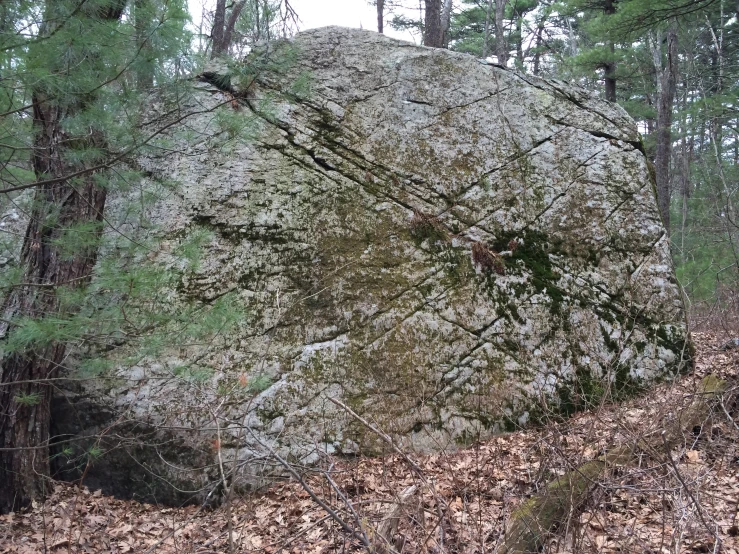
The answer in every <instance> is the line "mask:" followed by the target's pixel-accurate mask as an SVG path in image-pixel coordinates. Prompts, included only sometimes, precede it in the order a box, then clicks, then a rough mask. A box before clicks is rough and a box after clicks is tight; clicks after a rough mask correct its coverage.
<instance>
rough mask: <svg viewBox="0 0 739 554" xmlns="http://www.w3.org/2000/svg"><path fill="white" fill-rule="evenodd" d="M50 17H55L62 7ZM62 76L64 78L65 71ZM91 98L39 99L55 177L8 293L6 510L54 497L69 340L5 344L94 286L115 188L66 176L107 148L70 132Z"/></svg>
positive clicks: (35, 211) (115, 8) (50, 174)
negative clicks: (56, 393) (59, 389)
mask: <svg viewBox="0 0 739 554" xmlns="http://www.w3.org/2000/svg"><path fill="white" fill-rule="evenodd" d="M47 8H48V6H47ZM124 8H125V2H119V3H117V4H116V3H114V4H111V5H110V7H109V8H108V9H106V10H105V12H104V13H102V14H98V17H102V18H104V19H107V20H113V21H116V20H118V19H119V18H120V17H121V15H122V13H123V9H124ZM47 12H48V13H49V18H50V20H51V21H56V18H55V17H54V15H55V14H54V9H53V7H52V8H49V9H47ZM39 34H40V35H41V36H44V35H47V36H48V35H50V34H53V23H48V22H45V23H43V24H42V26H41V31H40V33H39ZM48 69H49V70H50V71H52V72H54V71H56V68H54V67H50V68H48ZM60 78H65V77H64V75H62V74H60ZM86 100H90V98H89V97H88V98H87V99H86ZM82 101H83V100H82V99H80V98H75V97H74V96H70V95H67V96H65V97H64V98H54V97H51V96H46V95H45V94H44V93H43V92H41V91H36V92H35V93H34V94H33V124H34V134H35V136H34V142H33V169H34V172H35V175H36V178H37V180H39V181H52V180H55V179H56V181H55V182H51V183H47V184H45V185H39V186H38V187H37V188H36V191H35V196H34V202H33V208H32V210H31V217H30V221H29V224H28V228H27V230H26V234H25V238H24V242H23V247H22V249H21V264H22V267H24V275H23V280H22V284H21V285H18V286H16V287H15V288H13V289H12V290H11V291H10V292H9V293H8V295H7V296H6V298H5V300H4V302H3V306H2V316H3V317H2V320H0V351H2V350H3V347H5V348H6V350H7V353H6V354H5V356H4V358H2V359H0V513H2V512H8V511H15V510H18V509H20V508H24V507H27V506H28V505H30V504H31V503H32V502H33V501H36V500H41V499H43V497H44V495H45V492H46V478H47V477H48V475H49V428H50V423H51V422H50V405H51V396H52V385H53V381H50V379H54V378H55V377H57V376H58V375H59V374H60V372H61V370H62V369H63V366H64V362H65V356H66V344H65V343H63V342H52V341H49V342H48V343H47V344H43V345H37V346H35V347H34V346H31V347H29V348H27V349H21V348H19V347H14V348H7V346H6V345H4V344H2V343H3V342H6V343H7V341H8V340H9V339H11V338H12V335H13V333H14V330H15V326H22V325H23V320H24V318H28V319H34V320H36V321H39V320H43V319H44V318H50V317H61V318H63V317H64V316H65V315H69V314H70V313H73V312H74V310H75V307H74V304H71V303H70V301H69V300H66V301H65V302H63V303H62V302H60V297H61V296H62V295H61V294H60V292H63V291H64V290H73V289H79V288H82V287H85V286H86V285H87V283H88V282H89V279H90V275H91V273H92V269H93V267H94V265H95V262H96V259H97V243H98V239H99V238H100V235H101V232H102V218H103V210H104V208H105V198H106V190H105V189H104V188H102V187H101V186H99V185H98V181H97V179H96V177H98V176H97V175H95V174H93V173H89V174H86V175H84V176H82V177H77V178H75V179H65V178H64V177H65V176H67V175H70V174H73V173H75V172H78V171H79V170H81V169H83V168H84V165H83V162H79V161H70V159H75V158H71V157H70V156H69V155H68V154H69V148H75V149H76V150H78V149H79V147H80V146H85V147H88V148H91V149H96V150H104V148H105V142H104V138H103V136H102V132H101V131H99V130H96V129H92V128H91V129H88V130H87V132H86V133H84V135H83V136H70V135H69V134H68V133H66V132H65V130H64V129H63V122H64V120H65V119H66V118H69V117H72V116H74V115H76V114H77V113H79V111H80V110H81V109H82V108H83V104H82ZM89 163H96V161H91V162H89ZM70 232H74V233H78V234H81V233H84V234H85V236H84V238H83V240H81V241H80V243H81V245H80V244H77V245H75V246H74V247H70V246H66V247H65V241H64V238H65V236H67V235H68V234H69V233H70ZM78 236H80V235H78Z"/></svg>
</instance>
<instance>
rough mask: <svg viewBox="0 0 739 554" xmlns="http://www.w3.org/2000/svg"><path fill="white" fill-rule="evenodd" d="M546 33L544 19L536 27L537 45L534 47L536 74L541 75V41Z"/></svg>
mask: <svg viewBox="0 0 739 554" xmlns="http://www.w3.org/2000/svg"><path fill="white" fill-rule="evenodd" d="M543 33H544V20H543V19H542V20H541V21H540V22H539V25H538V26H537V27H536V46H535V47H534V75H536V76H539V74H540V73H541V41H542V34H543Z"/></svg>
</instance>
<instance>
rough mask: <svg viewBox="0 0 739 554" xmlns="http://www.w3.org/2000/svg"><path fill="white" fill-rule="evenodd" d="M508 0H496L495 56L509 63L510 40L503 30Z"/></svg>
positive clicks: (504, 62)
mask: <svg viewBox="0 0 739 554" xmlns="http://www.w3.org/2000/svg"><path fill="white" fill-rule="evenodd" d="M505 6H506V0H495V56H496V57H497V58H498V63H499V64H501V65H508V41H507V40H506V36H505V32H504V30H503V18H504V17H505Z"/></svg>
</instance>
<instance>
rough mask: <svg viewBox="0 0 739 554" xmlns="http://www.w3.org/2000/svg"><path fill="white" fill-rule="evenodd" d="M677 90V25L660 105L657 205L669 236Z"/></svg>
mask: <svg viewBox="0 0 739 554" xmlns="http://www.w3.org/2000/svg"><path fill="white" fill-rule="evenodd" d="M676 86H677V25H676V24H675V23H674V22H673V23H672V24H671V25H670V29H669V30H668V31H667V63H666V64H665V66H664V69H663V70H662V75H661V76H660V95H659V104H658V105H657V148H656V152H655V157H654V167H655V173H656V181H657V205H658V206H659V212H660V215H661V216H662V221H663V222H664V225H665V229H666V231H667V233H668V234H669V232H670V156H671V154H672V106H673V103H674V100H675V88H676Z"/></svg>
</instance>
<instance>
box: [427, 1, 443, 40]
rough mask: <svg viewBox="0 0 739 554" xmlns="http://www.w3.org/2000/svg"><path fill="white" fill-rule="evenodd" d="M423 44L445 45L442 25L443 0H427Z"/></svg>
mask: <svg viewBox="0 0 739 554" xmlns="http://www.w3.org/2000/svg"><path fill="white" fill-rule="evenodd" d="M425 2H426V11H425V15H424V27H423V45H424V46H430V47H432V48H441V47H443V46H444V32H443V29H442V27H441V0H425Z"/></svg>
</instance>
